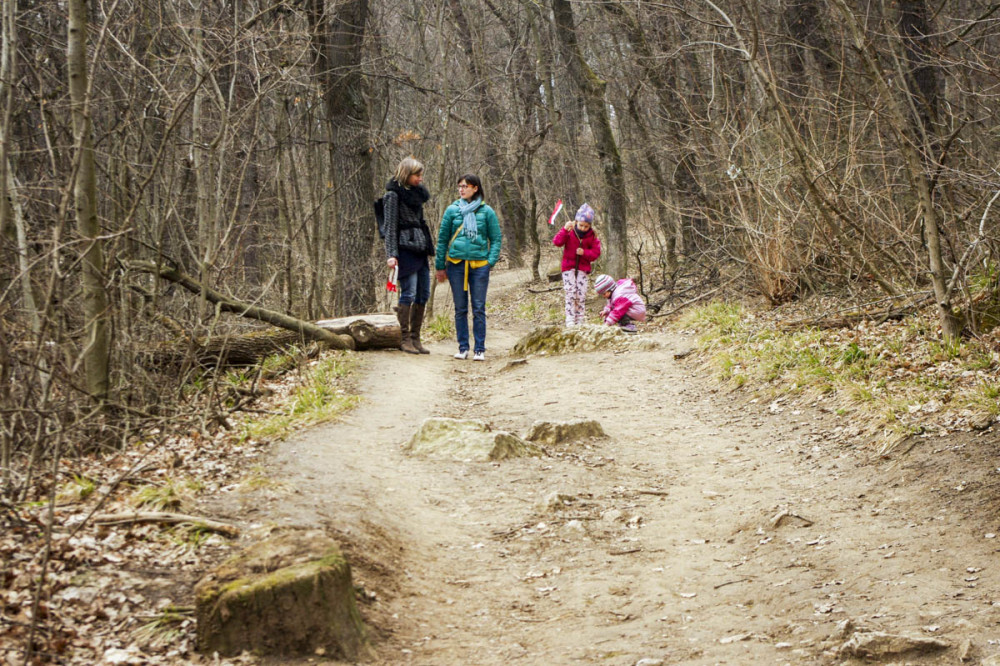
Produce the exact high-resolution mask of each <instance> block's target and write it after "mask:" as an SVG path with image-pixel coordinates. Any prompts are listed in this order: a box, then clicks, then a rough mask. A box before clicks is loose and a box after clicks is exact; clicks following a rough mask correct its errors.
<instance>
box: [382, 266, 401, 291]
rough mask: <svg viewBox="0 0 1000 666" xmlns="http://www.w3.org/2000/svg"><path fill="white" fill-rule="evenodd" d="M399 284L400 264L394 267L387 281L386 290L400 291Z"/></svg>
mask: <svg viewBox="0 0 1000 666" xmlns="http://www.w3.org/2000/svg"><path fill="white" fill-rule="evenodd" d="M398 284H399V266H398V265H396V266H393V267H392V273H390V274H389V279H388V280H386V281H385V289H386V291H399V288H398V287H397V285H398Z"/></svg>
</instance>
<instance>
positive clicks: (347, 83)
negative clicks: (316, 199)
mask: <svg viewBox="0 0 1000 666" xmlns="http://www.w3.org/2000/svg"><path fill="white" fill-rule="evenodd" d="M310 20H311V21H312V38H313V43H314V49H315V51H316V68H317V73H318V74H319V79H320V82H321V85H322V87H323V101H324V106H325V108H326V114H327V118H326V120H327V127H328V128H329V132H330V142H329V149H330V150H329V154H330V166H331V174H332V177H339V178H340V180H339V181H337V182H334V183H333V186H334V193H333V198H332V202H333V214H332V215H331V219H330V224H331V225H332V226H333V235H334V236H333V237H334V243H335V248H336V257H335V264H334V275H333V284H334V311H335V312H339V313H343V314H358V313H361V312H368V311H370V310H373V309H374V308H375V282H376V279H375V269H374V265H373V262H372V251H373V249H374V243H375V229H374V225H373V224H372V223H371V202H372V200H373V199H374V198H375V194H374V191H373V189H372V179H373V174H372V163H371V154H370V146H371V140H370V138H369V136H368V130H369V127H368V103H367V101H366V100H365V96H364V90H363V88H364V80H363V79H362V77H361V56H362V54H361V49H362V46H363V42H364V37H365V27H366V25H367V23H368V0H347V1H346V2H341V3H337V4H336V5H335V9H334V8H328V7H327V6H326V2H325V0H312V7H311V11H310Z"/></svg>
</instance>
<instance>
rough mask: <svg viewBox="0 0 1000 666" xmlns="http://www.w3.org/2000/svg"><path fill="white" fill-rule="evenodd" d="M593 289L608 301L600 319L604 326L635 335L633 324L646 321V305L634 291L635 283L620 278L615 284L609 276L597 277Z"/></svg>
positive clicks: (637, 292) (635, 290)
mask: <svg viewBox="0 0 1000 666" xmlns="http://www.w3.org/2000/svg"><path fill="white" fill-rule="evenodd" d="M594 289H595V290H596V291H597V293H598V294H600V295H601V296H603V297H604V298H606V299H608V302H607V304H606V305H605V306H604V310H603V311H602V312H601V319H603V320H604V324H605V325H606V326H614V325H616V324H617V325H618V326H619V327H621V329H622V330H623V331H625V332H626V333H635V332H636V327H635V322H637V321H646V304H645V303H643V301H642V296H640V295H639V290H638V289H636V286H635V282H633V281H632V280H630V279H629V278H622V279H621V280H618V281H617V282H615V279H614V278H613V277H611V276H610V275H598V276H597V279H596V280H594Z"/></svg>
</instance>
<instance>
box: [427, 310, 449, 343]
mask: <svg viewBox="0 0 1000 666" xmlns="http://www.w3.org/2000/svg"><path fill="white" fill-rule="evenodd" d="M424 330H425V331H427V333H428V334H429V335H430V337H431V339H433V340H447V339H448V338H450V337H451V336H452V335H454V334H455V320H454V318H453V317H451V316H450V315H447V314H439V315H435V316H434V319H432V320H430V321H429V322H427V324H426V325H425V326H424Z"/></svg>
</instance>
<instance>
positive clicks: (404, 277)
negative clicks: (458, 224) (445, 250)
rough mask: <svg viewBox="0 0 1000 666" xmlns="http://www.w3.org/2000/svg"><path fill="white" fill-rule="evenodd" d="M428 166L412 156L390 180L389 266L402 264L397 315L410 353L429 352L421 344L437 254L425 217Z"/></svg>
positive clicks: (387, 206) (386, 204) (387, 204)
mask: <svg viewBox="0 0 1000 666" xmlns="http://www.w3.org/2000/svg"><path fill="white" fill-rule="evenodd" d="M423 179H424V165H423V164H421V163H420V162H418V161H417V160H415V159H414V158H412V157H407V158H405V159H404V160H403V161H402V162H400V163H399V166H397V167H396V173H395V175H394V176H393V177H392V179H391V180H389V182H388V183H386V186H385V189H386V193H385V196H384V197H383V198H382V203H383V206H384V210H385V256H386V258H387V259H386V263H388V265H389V268H393V267H396V266H398V267H399V307H398V309H397V311H396V316H397V318H398V319H399V330H400V332H401V333H402V343H401V345H400V347H401V349H402V350H403V351H405V352H407V353H409V354H429V353H430V352H429V351H428V350H427V349H426V348H425V347H424V346H423V345H422V344H421V343H420V328H421V326H422V325H423V323H424V309H425V308H426V307H427V300H428V299H429V298H430V296H431V273H430V266H429V264H428V257H433V256H434V241H433V240H432V239H431V230H430V227H428V226H427V222H426V221H425V220H424V204H425V203H427V200H428V199H430V196H431V195H430V192H428V191H427V188H426V187H424V185H423Z"/></svg>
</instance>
